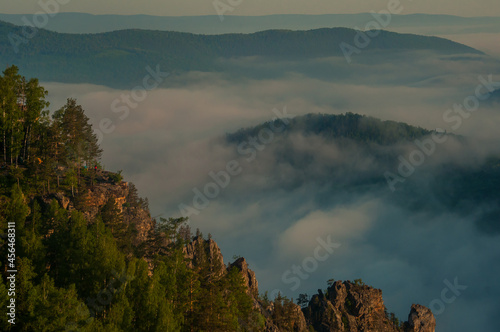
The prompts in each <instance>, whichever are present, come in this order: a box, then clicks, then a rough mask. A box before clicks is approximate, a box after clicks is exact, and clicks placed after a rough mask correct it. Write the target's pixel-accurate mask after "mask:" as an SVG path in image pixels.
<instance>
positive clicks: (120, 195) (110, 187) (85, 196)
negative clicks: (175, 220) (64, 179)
mask: <svg viewBox="0 0 500 332" xmlns="http://www.w3.org/2000/svg"><path fill="white" fill-rule="evenodd" d="M113 174H114V173H111V172H107V171H101V170H98V171H97V174H96V178H95V183H94V184H93V185H91V186H87V187H85V188H84V189H80V191H79V192H78V193H77V194H76V195H75V196H74V197H72V196H69V195H67V193H65V192H64V191H56V192H53V193H50V194H45V195H43V196H41V197H40V200H41V201H42V202H43V203H44V204H45V205H48V204H50V202H51V201H52V200H53V199H55V200H57V202H58V203H59V204H60V205H61V206H62V207H63V208H64V209H66V210H68V211H69V212H71V211H73V210H75V209H77V210H79V211H81V212H82V213H83V214H84V216H85V218H86V219H87V220H89V221H90V220H93V219H94V218H95V217H96V216H97V215H98V214H99V213H100V212H101V209H102V208H103V206H104V205H105V204H106V203H107V202H108V200H109V199H114V200H115V202H116V207H117V209H118V211H119V213H120V214H121V215H122V216H123V222H124V223H125V224H126V225H127V226H129V225H132V226H133V228H134V237H133V238H132V242H133V244H134V245H135V246H138V245H140V244H141V243H145V242H146V241H147V240H148V235H149V233H150V232H151V230H152V229H153V227H154V221H153V219H152V218H151V216H150V213H149V211H148V208H147V207H146V206H141V204H138V202H137V199H138V197H136V195H137V192H136V189H135V187H134V186H133V185H132V188H131V186H130V185H129V183H128V182H124V181H115V180H114V179H113V177H112V175H113Z"/></svg>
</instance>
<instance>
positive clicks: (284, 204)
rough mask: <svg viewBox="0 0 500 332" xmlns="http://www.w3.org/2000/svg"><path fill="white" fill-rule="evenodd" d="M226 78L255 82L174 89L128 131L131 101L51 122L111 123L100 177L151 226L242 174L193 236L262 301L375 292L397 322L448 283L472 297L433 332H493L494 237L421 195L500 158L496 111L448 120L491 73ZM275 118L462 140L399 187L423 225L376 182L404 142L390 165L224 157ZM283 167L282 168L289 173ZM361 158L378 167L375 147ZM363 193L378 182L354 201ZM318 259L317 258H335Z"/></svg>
mask: <svg viewBox="0 0 500 332" xmlns="http://www.w3.org/2000/svg"><path fill="white" fill-rule="evenodd" d="M227 66H228V68H229V69H234V70H239V71H240V72H239V73H240V75H241V73H248V74H249V75H248V76H247V77H246V79H233V78H232V77H230V75H229V74H228V73H230V72H231V70H229V69H228V71H227V72H225V73H221V74H209V73H189V74H185V75H183V76H177V77H172V78H171V81H169V82H167V86H166V87H164V88H162V89H157V90H154V91H150V92H148V95H147V97H146V98H145V99H144V100H143V101H141V102H140V103H138V105H137V106H136V107H134V108H133V109H132V108H131V109H130V113H129V115H128V116H127V117H125V118H123V119H120V115H121V114H120V113H118V112H113V108H112V106H111V105H112V104H113V102H114V100H116V99H117V98H118V99H119V98H121V96H122V95H124V94H125V95H127V94H130V93H131V92H130V91H119V90H113V89H108V88H103V87H99V86H91V85H62V84H54V83H46V84H44V86H45V87H46V88H47V89H48V90H49V91H50V96H49V97H50V100H51V103H52V108H53V109H56V108H57V107H60V106H62V104H63V103H64V101H65V99H66V98H68V97H77V98H78V102H79V103H80V104H82V105H83V107H84V109H86V111H87V113H88V115H89V117H90V118H91V119H92V121H93V123H94V127H95V128H97V129H99V128H100V122H101V121H102V119H105V118H107V119H110V121H111V122H112V124H113V125H114V126H115V128H114V130H111V131H110V132H109V133H107V134H104V135H103V141H102V145H103V148H104V150H105V153H104V158H103V163H104V164H105V166H106V168H107V169H111V170H120V169H122V170H124V172H123V173H124V174H125V177H126V179H128V180H130V181H132V182H134V183H135V184H136V185H137V187H138V188H139V191H140V193H141V194H142V195H144V196H147V197H148V198H149V201H150V205H151V209H152V214H153V215H163V216H164V217H169V216H177V215H179V213H180V212H179V204H185V205H193V198H194V196H195V191H194V190H195V189H198V190H200V191H203V188H204V186H206V185H207V184H208V183H210V182H214V180H213V178H212V177H211V176H210V175H209V174H210V173H211V172H213V174H217V173H219V172H221V171H225V170H227V169H228V164H229V163H230V162H232V161H236V162H237V163H238V165H239V166H240V167H241V172H238V174H237V175H234V176H231V178H230V182H229V183H228V185H227V187H225V188H222V189H220V190H219V194H218V195H217V197H215V198H213V199H211V200H210V204H209V205H208V206H206V207H205V208H204V209H202V210H201V211H199V214H198V215H196V214H195V215H193V216H192V217H191V221H190V223H191V226H192V227H193V228H196V227H199V228H200V229H201V230H202V231H203V232H204V233H205V234H207V233H208V232H210V233H211V234H212V235H213V236H214V238H215V240H216V241H217V242H218V243H219V245H220V246H221V248H222V252H223V253H224V255H225V258H226V261H230V260H231V257H232V256H233V255H242V256H244V257H246V258H247V259H248V261H249V262H250V267H251V268H252V269H254V270H255V271H256V273H257V277H258V279H259V285H260V286H261V291H264V290H269V291H272V290H275V289H279V290H281V291H283V293H285V294H286V295H288V296H292V297H296V296H297V295H298V294H299V293H305V292H307V293H309V294H312V293H314V292H315V291H316V290H317V289H318V288H325V287H326V281H327V280H328V279H330V278H335V279H351V280H352V279H357V278H362V279H363V280H364V281H365V282H366V283H367V284H370V285H373V286H375V287H377V288H381V289H382V290H383V292H384V299H385V301H386V305H387V307H388V309H389V310H390V311H395V312H396V314H397V315H398V316H399V317H400V318H403V319H406V315H407V314H408V312H409V309H410V306H411V303H413V302H418V303H421V304H423V305H430V304H431V303H432V301H433V300H435V299H438V300H439V298H440V297H441V292H442V289H443V288H444V287H447V286H446V283H444V280H448V281H450V282H452V283H453V282H454V279H455V278H458V282H459V283H460V284H461V285H462V284H463V285H466V286H467V289H466V290H464V291H463V292H462V293H461V294H460V295H459V296H457V297H456V299H455V300H454V301H453V302H452V303H449V304H446V307H445V309H444V311H443V312H442V313H441V314H440V315H438V316H437V320H438V329H439V330H440V331H459V330H478V329H479V330H481V331H493V330H494V326H496V325H495V323H494V321H493V320H494V319H495V314H494V312H495V310H498V309H499V307H498V303H497V300H496V299H498V296H499V295H500V294H499V293H500V289H499V287H497V286H496V279H497V276H498V273H499V272H500V271H498V269H497V268H496V267H495V265H494V262H496V261H498V258H499V255H500V245H499V244H498V236H497V235H494V234H490V235H488V234H485V233H484V232H481V231H480V230H479V229H478V227H476V224H475V221H474V213H473V211H472V212H471V213H468V214H467V213H466V214H464V213H457V212H456V211H454V210H450V209H448V208H447V207H445V206H442V204H441V203H439V202H440V200H439V199H438V197H432V196H426V195H427V194H428V188H427V182H429V181H433V180H434V177H433V176H434V175H435V174H436V173H435V170H437V169H439V168H440V167H444V165H446V164H447V163H449V162H452V163H453V164H455V165H460V166H463V167H472V168H473V167H475V165H477V164H480V163H481V161H483V160H484V157H486V156H488V155H490V154H491V153H498V150H497V148H496V142H498V139H499V138H500V137H499V132H498V125H499V124H500V113H498V111H497V110H498V106H495V105H497V104H494V103H490V102H486V101H484V102H481V104H480V105H479V108H478V110H477V111H475V112H473V113H471V115H470V116H469V117H468V118H467V119H463V122H462V124H461V125H460V126H459V128H458V129H457V130H453V128H451V124H450V123H448V122H446V121H445V120H444V119H443V114H444V113H445V112H446V111H447V110H448V109H450V108H452V107H453V105H454V104H460V103H463V102H464V100H465V98H467V97H468V96H470V95H474V93H475V89H476V87H477V86H478V84H480V81H479V76H482V77H488V75H492V76H491V77H492V79H493V80H494V81H500V76H498V74H497V73H498V69H499V68H500V66H499V64H498V62H497V61H496V60H494V59H490V58H483V57H469V58H454V57H449V56H448V57H445V56H435V55H433V56H429V55H426V56H424V54H418V55H414V56H410V55H407V54H406V55H404V54H401V57H399V58H398V57H395V58H391V59H385V58H383V57H380V58H375V59H372V60H371V62H365V60H363V59H360V60H359V61H357V62H355V63H354V64H352V65H351V66H347V65H346V63H345V59H343V58H328V59H320V60H317V61H311V62H308V63H286V64H274V63H272V62H259V59H246V60H233V61H232V62H228V63H227ZM250 71H253V73H250ZM264 73H266V75H264ZM167 80H168V79H167ZM483 91H485V90H483ZM285 109H286V112H285ZM273 110H274V111H273ZM276 111H277V112H280V113H286V114H288V115H289V116H292V117H293V116H299V115H304V114H307V113H326V114H341V113H345V112H353V113H360V114H364V115H370V116H375V117H379V118H381V119H384V120H395V121H403V122H407V123H409V124H411V125H416V126H422V127H425V128H427V129H431V130H432V129H435V128H442V129H443V130H447V132H448V133H454V134H457V135H463V136H466V137H467V140H466V141H465V143H460V144H458V143H456V142H457V139H450V140H449V142H447V143H446V144H443V145H440V146H439V147H438V148H437V150H436V153H434V154H433V155H432V156H431V157H429V158H428V160H427V161H426V162H425V164H424V165H423V166H422V167H420V168H419V169H418V170H417V171H416V172H415V174H414V175H412V177H410V178H409V179H408V182H407V183H402V184H401V186H405V185H408V187H406V188H412V190H413V189H414V190H417V191H418V192H419V195H420V196H419V197H420V198H421V199H423V200H424V201H425V202H426V203H425V204H427V205H426V206H425V208H424V209H422V208H420V209H419V208H418V206H417V208H415V204H414V202H404V201H402V200H403V199H404V198H407V197H410V196H409V195H408V193H405V194H404V195H398V194H393V193H392V192H391V191H390V189H389V188H388V187H387V186H386V185H385V183H384V177H383V174H384V172H385V171H387V170H388V167H389V166H391V167H393V168H392V169H389V170H391V171H394V167H396V166H397V159H396V158H397V155H398V154H399V153H401V154H402V155H404V156H407V155H408V154H409V153H410V152H411V151H412V149H414V148H415V147H414V144H413V143H411V142H407V143H404V144H400V145H398V146H395V147H393V148H394V149H393V150H391V151H392V153H394V154H395V156H394V159H389V161H387V160H386V161H383V160H382V159H379V157H377V154H376V153H372V154H370V153H368V152H367V151H368V150H367V149H366V148H360V147H358V146H356V145H347V146H345V145H344V146H340V145H338V144H336V143H335V142H331V141H328V140H325V139H323V138H321V137H315V136H307V135H301V134H300V133H295V134H293V135H290V136H288V137H287V138H286V139H284V138H283V137H282V136H280V135H278V134H276V135H275V136H273V138H272V139H270V140H269V142H268V143H267V144H263V147H264V148H263V149H261V150H257V149H256V150H255V158H254V159H252V160H249V159H250V158H249V157H250V154H246V155H245V154H241V153H238V151H237V146H235V145H232V144H227V143H226V142H225V140H224V137H225V133H231V132H235V131H236V130H238V129H239V128H243V127H252V126H255V125H258V124H259V123H263V122H266V121H270V120H272V119H273V118H275V117H276ZM288 148H291V150H286V149H288ZM283 151H288V152H289V154H288V155H287V156H286V158H285V159H283V158H282V157H283V156H282V153H283ZM369 151H371V152H374V151H375V152H377V153H380V154H384V153H385V150H384V147H377V148H376V149H372V150H369ZM308 158H309V159H308ZM332 170H333V171H334V172H332ZM440 174H441V173H440ZM443 174H446V173H443ZM359 178H361V179H378V180H376V181H375V182H374V183H371V184H370V183H366V184H364V185H363V184H362V183H361V184H359V183H357V186H356V187H354V188H353V187H351V186H350V185H351V184H353V183H356V181H357V180H359ZM361 182H362V181H361ZM405 195H407V196H405ZM429 195H430V193H429ZM434 201H435V202H436V204H435V205H432V203H433V202H434ZM406 203H407V204H406ZM439 204H441V205H439ZM431 205H432V208H431ZM479 208H480V207H478V209H479ZM318 237H320V238H321V239H322V240H323V241H326V242H328V241H330V240H331V241H333V242H335V243H337V244H339V246H338V247H335V248H334V249H332V253H328V258H327V259H326V260H324V261H319V260H317V259H316V260H317V262H316V263H317V267H315V269H314V271H313V272H307V273H306V274H307V277H304V278H303V277H301V276H299V277H298V278H299V281H300V285H299V286H298V287H297V288H296V289H294V290H291V286H292V285H295V284H296V282H294V283H286V282H284V281H283V274H284V273H286V272H287V271H292V272H290V273H292V274H290V273H289V274H287V276H288V277H293V276H294V275H293V266H294V265H296V266H302V265H303V264H306V265H307V264H309V265H307V268H308V269H311V267H313V266H315V264H314V262H313V261H312V259H315V258H314V257H315V250H316V248H317V246H318V245H320V244H319V242H318ZM328 237H330V240H328ZM321 250H322V251H318V252H320V254H321V255H323V254H325V253H327V252H328V251H327V249H324V248H323V249H321ZM311 257H312V258H311ZM318 257H319V256H318ZM321 257H324V256H321ZM308 258H311V259H308ZM285 279H286V278H285ZM287 280H289V279H287ZM494 309H495V310H494ZM471 317H473V318H474V319H472V318H471ZM476 318H477V321H476V320H475V319H476Z"/></svg>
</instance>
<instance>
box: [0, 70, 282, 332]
mask: <svg viewBox="0 0 500 332" xmlns="http://www.w3.org/2000/svg"><path fill="white" fill-rule="evenodd" d="M46 96H47V91H46V90H45V89H44V88H43V87H41V86H40V85H39V82H38V80H36V79H31V80H27V79H26V78H24V77H22V76H20V75H19V74H18V68H16V67H15V66H12V67H9V68H7V69H6V70H5V71H4V72H3V75H2V77H1V78H0V103H1V104H0V107H1V113H0V121H1V122H0V124H1V125H0V128H1V129H0V132H1V136H2V139H1V169H0V171H1V176H0V179H1V180H0V181H1V187H0V190H1V192H0V211H1V214H0V226H1V230H0V233H1V234H3V235H2V237H1V239H0V250H1V256H2V257H5V258H7V257H9V260H8V261H5V260H2V266H1V269H2V278H1V279H0V305H1V306H2V307H3V308H6V307H7V306H8V305H9V301H10V300H9V298H10V297H9V295H8V294H9V292H12V291H14V292H15V307H16V312H15V319H14V322H15V324H12V321H11V322H9V319H11V318H10V317H9V316H8V315H5V314H4V315H1V316H0V330H2V331H236V330H259V329H260V327H262V326H263V325H264V318H263V316H262V315H261V314H260V313H258V312H257V311H256V310H255V308H254V304H253V300H252V297H251V296H250V294H249V292H248V291H247V287H246V286H245V284H244V280H243V277H242V274H241V273H240V271H239V270H238V269H237V268H236V267H233V268H228V267H226V266H224V264H223V262H222V261H221V260H218V259H217V257H214V254H213V252H212V251H211V247H210V246H211V244H212V243H213V241H212V240H204V239H203V234H201V233H200V232H199V231H197V232H196V234H194V235H193V234H191V230H190V229H189V226H187V224H186V219H184V218H181V219H161V220H160V221H156V220H154V219H152V218H151V216H150V215H149V211H148V203H147V199H142V198H140V197H139V195H138V193H137V190H136V189H135V186H134V185H133V184H131V183H125V182H123V181H122V177H121V175H120V172H118V173H113V172H107V171H105V170H103V169H102V167H101V166H100V164H99V160H100V156H101V153H102V150H101V149H100V148H99V145H98V142H97V138H96V136H95V134H94V133H93V131H92V126H91V124H90V123H89V119H88V117H87V116H86V115H85V111H84V110H83V109H82V107H81V106H80V105H78V103H77V101H76V100H73V99H69V100H68V101H67V104H66V105H64V106H63V107H62V108H60V109H58V110H56V111H54V112H52V113H50V112H49V111H48V110H47V109H48V107H49V104H48V103H47V102H46V100H45V98H46ZM103 188H104V189H106V188H107V189H110V188H111V189H112V190H115V189H117V188H118V189H119V188H125V189H126V190H124V191H123V192H122V194H123V193H124V194H123V195H122V196H124V197H120V198H119V199H116V197H114V196H119V194H118V195H114V196H113V195H107V196H106V195H104V196H103V197H104V198H105V199H106V201H105V203H104V204H102V206H100V207H99V208H98V209H97V210H96V206H99V205H98V204H96V203H95V201H96V200H99V199H101V200H102V197H100V196H99V197H98V196H97V194H96V193H97V192H98V191H99V190H102V189H103ZM108 196H109V197H108ZM14 225H15V226H14ZM138 225H146V226H148V227H146V230H144V229H143V230H142V233H141V231H139V230H138V229H137V227H138ZM9 228H14V229H15V241H9V239H10V238H11V237H10V236H8V235H7V234H10V233H14V231H9V230H8V229H9ZM12 237H13V236H12ZM13 238H14V237H13ZM188 244H189V248H190V249H189V251H190V255H191V256H189V255H188V254H187V248H188ZM212 246H213V244H212ZM9 253H10V254H11V255H10V256H9ZM10 270H17V273H15V274H11V273H9V272H7V271H10ZM11 275H14V277H15V289H14V290H13V289H9V288H10V279H9V277H10V276H11ZM283 301H284V303H285V304H286V303H289V302H291V301H289V300H287V299H283Z"/></svg>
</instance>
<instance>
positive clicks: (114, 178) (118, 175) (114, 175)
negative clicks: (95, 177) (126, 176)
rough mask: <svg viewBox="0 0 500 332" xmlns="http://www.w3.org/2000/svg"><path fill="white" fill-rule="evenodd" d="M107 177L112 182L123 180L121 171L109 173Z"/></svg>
mask: <svg viewBox="0 0 500 332" xmlns="http://www.w3.org/2000/svg"><path fill="white" fill-rule="evenodd" d="M109 178H110V180H111V181H113V183H120V182H121V181H122V180H123V176H122V171H118V172H116V173H109Z"/></svg>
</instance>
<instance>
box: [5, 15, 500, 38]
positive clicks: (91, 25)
mask: <svg viewBox="0 0 500 332" xmlns="http://www.w3.org/2000/svg"><path fill="white" fill-rule="evenodd" d="M214 14H215V11H214ZM0 20H2V21H5V22H9V23H12V24H15V25H24V24H26V22H25V21H26V20H28V21H33V15H12V14H0ZM373 20H374V17H373V16H372V14H370V13H361V14H328V15H269V16H233V15H231V16H229V15H226V16H224V17H223V21H221V19H220V18H219V16H217V15H208V16H170V17H168V16H167V17H162V16H148V15H91V14H84V13H60V14H57V15H56V16H54V17H51V18H50V20H48V24H47V26H46V27H45V28H46V29H48V30H51V31H56V32H63V33H101V32H110V31H115V30H124V29H146V30H162V31H178V32H190V33H203V34H221V33H253V32H257V31H263V30H271V29H291V30H308V29H318V28H325V27H329V28H333V27H344V28H352V29H354V28H358V29H364V27H365V25H366V24H367V23H368V22H370V21H373ZM385 29H387V30H392V31H397V32H411V33H418V34H425V35H438V34H454V33H481V32H487V33H493V32H500V18H499V17H459V16H451V15H428V14H412V15H393V16H392V17H391V20H390V24H389V25H388V26H387V27H385Z"/></svg>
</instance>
